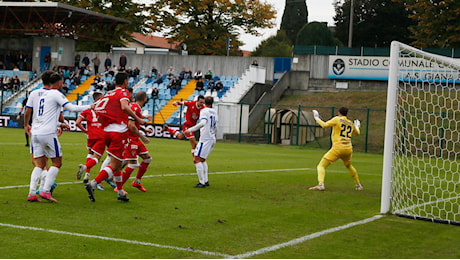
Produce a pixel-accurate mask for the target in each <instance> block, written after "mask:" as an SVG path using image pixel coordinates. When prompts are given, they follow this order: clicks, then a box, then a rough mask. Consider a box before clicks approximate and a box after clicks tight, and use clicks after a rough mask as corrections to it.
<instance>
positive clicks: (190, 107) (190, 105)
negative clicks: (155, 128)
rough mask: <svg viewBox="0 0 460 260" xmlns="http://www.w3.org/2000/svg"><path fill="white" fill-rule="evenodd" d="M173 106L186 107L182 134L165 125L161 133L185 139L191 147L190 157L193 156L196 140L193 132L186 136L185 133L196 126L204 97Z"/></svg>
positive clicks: (200, 96)
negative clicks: (165, 132)
mask: <svg viewBox="0 0 460 260" xmlns="http://www.w3.org/2000/svg"><path fill="white" fill-rule="evenodd" d="M173 105H174V106H179V105H180V106H182V105H184V106H186V107H187V112H185V123H184V124H183V125H182V133H180V132H178V131H176V130H174V129H172V128H169V127H168V125H167V124H165V125H163V130H162V131H168V132H169V133H170V134H172V135H173V136H174V137H176V138H177V139H180V140H183V139H185V138H187V139H188V140H189V141H190V145H191V146H192V156H194V153H195V148H196V138H195V134H194V133H193V131H191V132H190V131H189V132H188V134H185V131H186V130H187V129H189V128H190V127H192V126H194V125H196V122H197V121H198V118H199V117H200V110H201V109H203V108H204V96H203V95H199V96H198V98H197V100H195V101H185V102H181V101H176V102H174V103H173Z"/></svg>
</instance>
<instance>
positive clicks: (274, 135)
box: [221, 104, 385, 153]
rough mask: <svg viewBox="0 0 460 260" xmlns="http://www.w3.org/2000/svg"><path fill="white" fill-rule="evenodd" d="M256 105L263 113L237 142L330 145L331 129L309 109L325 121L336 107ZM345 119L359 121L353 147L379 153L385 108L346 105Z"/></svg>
mask: <svg viewBox="0 0 460 260" xmlns="http://www.w3.org/2000/svg"><path fill="white" fill-rule="evenodd" d="M241 105H252V104H241ZM259 106H263V107H264V110H265V111H266V112H265V113H264V115H263V116H262V117H261V118H260V119H259V120H258V121H257V122H253V124H251V126H250V128H249V131H248V133H242V132H241V131H240V133H239V134H238V137H237V140H238V141H239V142H258V143H266V144H284V145H297V146H302V145H305V146H308V147H317V148H325V149H328V148H330V147H331V145H332V143H331V140H330V134H331V128H327V129H323V128H321V127H320V126H319V125H318V124H316V122H315V120H314V119H313V114H312V112H311V110H313V109H316V110H318V111H319V113H320V116H321V118H322V119H323V120H324V121H326V120H329V119H331V118H332V117H334V116H336V115H337V114H338V109H339V108H338V107H315V106H303V105H298V106H289V105H277V104H262V105H259ZM348 118H349V119H351V120H354V119H358V120H360V121H361V129H360V130H361V134H360V135H359V136H353V147H354V150H355V151H361V152H375V153H382V152H383V141H384V135H385V110H383V109H372V108H349V112H348ZM221 120H222V119H221ZM241 120H242V119H241Z"/></svg>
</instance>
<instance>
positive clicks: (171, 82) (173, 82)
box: [168, 78, 177, 89]
mask: <svg viewBox="0 0 460 260" xmlns="http://www.w3.org/2000/svg"><path fill="white" fill-rule="evenodd" d="M176 81H177V80H176V79H175V78H173V79H172V80H170V81H169V84H168V88H169V89H176Z"/></svg>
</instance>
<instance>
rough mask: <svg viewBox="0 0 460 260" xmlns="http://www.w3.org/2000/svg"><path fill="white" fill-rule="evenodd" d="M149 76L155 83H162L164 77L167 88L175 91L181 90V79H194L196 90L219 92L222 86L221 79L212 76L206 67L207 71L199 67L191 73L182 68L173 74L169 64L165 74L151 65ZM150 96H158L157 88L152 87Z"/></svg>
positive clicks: (189, 70)
mask: <svg viewBox="0 0 460 260" xmlns="http://www.w3.org/2000/svg"><path fill="white" fill-rule="evenodd" d="M150 78H151V79H153V82H154V83H156V84H162V83H163V82H164V81H165V80H166V79H168V82H169V83H168V85H167V88H168V89H170V90H175V92H176V93H177V92H178V91H179V90H181V88H182V86H183V84H182V81H183V80H190V79H194V80H196V87H195V90H197V91H205V90H210V91H211V93H212V92H213V91H217V92H220V91H222V89H223V88H224V85H223V84H222V82H221V80H220V79H219V78H218V77H214V76H213V72H212V70H211V69H208V71H207V72H205V73H204V74H203V72H202V71H201V70H200V69H198V70H197V71H196V72H195V73H193V72H192V70H191V69H190V68H188V69H187V70H186V69H185V68H182V70H181V71H180V72H179V73H178V74H175V73H174V69H173V67H172V66H170V67H169V68H168V70H167V72H166V73H165V74H161V73H160V72H159V71H158V69H157V68H156V67H155V66H153V67H152V70H151V72H150ZM215 80H217V81H215ZM152 97H153V98H156V97H158V89H156V88H154V89H153V92H152Z"/></svg>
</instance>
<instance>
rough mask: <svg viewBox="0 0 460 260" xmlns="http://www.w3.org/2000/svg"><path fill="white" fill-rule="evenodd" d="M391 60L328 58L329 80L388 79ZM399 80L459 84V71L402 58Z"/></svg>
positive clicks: (387, 58) (370, 57)
mask: <svg viewBox="0 0 460 260" xmlns="http://www.w3.org/2000/svg"><path fill="white" fill-rule="evenodd" d="M389 66H390V58H389V57H372V56H329V72H328V77H329V78H330V79H358V80H388V71H389ZM399 66H400V68H399V78H400V80H404V81H429V82H433V81H435V82H454V81H455V82H456V83H460V72H459V71H458V70H454V69H451V68H447V67H444V66H443V65H442V64H439V63H436V62H434V61H430V60H426V59H422V58H401V59H400V60H399Z"/></svg>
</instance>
